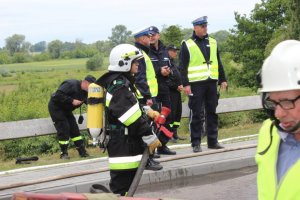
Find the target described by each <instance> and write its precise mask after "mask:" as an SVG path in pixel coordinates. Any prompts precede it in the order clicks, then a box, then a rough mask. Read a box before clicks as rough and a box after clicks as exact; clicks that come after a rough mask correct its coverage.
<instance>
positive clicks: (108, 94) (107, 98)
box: [105, 92, 113, 107]
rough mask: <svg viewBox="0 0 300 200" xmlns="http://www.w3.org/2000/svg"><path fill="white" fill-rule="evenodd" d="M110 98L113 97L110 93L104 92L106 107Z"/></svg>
mask: <svg viewBox="0 0 300 200" xmlns="http://www.w3.org/2000/svg"><path fill="white" fill-rule="evenodd" d="M112 97H113V96H112V95H111V94H110V93H108V92H106V98H105V106H107V107H108V106H109V104H110V101H111V99H112Z"/></svg>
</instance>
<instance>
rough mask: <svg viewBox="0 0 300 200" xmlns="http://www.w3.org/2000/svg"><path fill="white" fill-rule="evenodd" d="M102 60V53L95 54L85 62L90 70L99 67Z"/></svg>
mask: <svg viewBox="0 0 300 200" xmlns="http://www.w3.org/2000/svg"><path fill="white" fill-rule="evenodd" d="M103 60H104V58H103V55H101V54H96V55H94V56H93V57H92V58H90V59H89V60H88V61H87V62H86V68H87V69H88V70H92V71H94V70H96V69H99V68H100V67H101V66H102V65H103Z"/></svg>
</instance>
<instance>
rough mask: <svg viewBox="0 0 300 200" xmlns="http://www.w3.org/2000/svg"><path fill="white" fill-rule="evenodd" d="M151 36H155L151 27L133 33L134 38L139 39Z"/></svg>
mask: <svg viewBox="0 0 300 200" xmlns="http://www.w3.org/2000/svg"><path fill="white" fill-rule="evenodd" d="M150 34H153V31H150V27H149V26H147V27H143V28H140V29H138V30H136V31H134V32H133V33H132V35H133V37H134V38H139V37H142V36H144V35H150Z"/></svg>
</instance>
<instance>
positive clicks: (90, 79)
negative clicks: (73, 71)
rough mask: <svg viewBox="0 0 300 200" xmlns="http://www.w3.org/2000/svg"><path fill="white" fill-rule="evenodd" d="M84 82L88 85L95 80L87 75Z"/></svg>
mask: <svg viewBox="0 0 300 200" xmlns="http://www.w3.org/2000/svg"><path fill="white" fill-rule="evenodd" d="M84 80H86V81H87V82H89V83H94V82H95V81H96V78H95V77H94V76H92V75H87V76H86V77H85V78H84Z"/></svg>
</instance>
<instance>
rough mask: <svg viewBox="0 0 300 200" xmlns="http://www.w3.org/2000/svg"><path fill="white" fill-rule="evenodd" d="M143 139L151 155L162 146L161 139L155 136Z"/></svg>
mask: <svg viewBox="0 0 300 200" xmlns="http://www.w3.org/2000/svg"><path fill="white" fill-rule="evenodd" d="M142 139H143V141H144V142H145V143H146V144H147V146H148V149H149V153H150V154H153V153H154V151H155V149H156V148H157V147H161V146H162V145H161V143H160V141H159V139H158V138H157V137H156V135H154V134H152V135H147V136H143V137H142Z"/></svg>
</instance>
